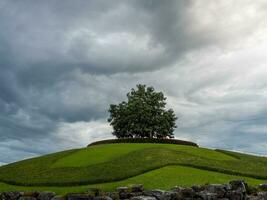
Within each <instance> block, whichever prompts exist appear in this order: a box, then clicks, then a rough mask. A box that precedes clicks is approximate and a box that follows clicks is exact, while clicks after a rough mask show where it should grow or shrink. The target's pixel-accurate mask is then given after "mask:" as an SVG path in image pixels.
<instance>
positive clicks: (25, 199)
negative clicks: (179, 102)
mask: <svg viewBox="0 0 267 200" xmlns="http://www.w3.org/2000/svg"><path fill="white" fill-rule="evenodd" d="M19 200H36V198H35V197H28V196H22V197H20V198H19Z"/></svg>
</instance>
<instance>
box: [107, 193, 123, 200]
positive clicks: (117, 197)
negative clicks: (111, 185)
mask: <svg viewBox="0 0 267 200" xmlns="http://www.w3.org/2000/svg"><path fill="white" fill-rule="evenodd" d="M105 195H106V196H109V197H110V198H111V199H116V200H117V199H119V198H120V197H119V193H118V192H106V193H105Z"/></svg>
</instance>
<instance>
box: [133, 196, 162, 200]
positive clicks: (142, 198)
mask: <svg viewBox="0 0 267 200" xmlns="http://www.w3.org/2000/svg"><path fill="white" fill-rule="evenodd" d="M131 200H157V199H156V198H155V197H151V196H136V197H133V198H131Z"/></svg>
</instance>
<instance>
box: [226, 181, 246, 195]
mask: <svg viewBox="0 0 267 200" xmlns="http://www.w3.org/2000/svg"><path fill="white" fill-rule="evenodd" d="M229 184H230V186H231V189H232V190H238V191H240V192H243V193H245V192H246V191H247V189H246V188H247V184H246V183H245V182H244V181H242V180H234V181H230V183H229Z"/></svg>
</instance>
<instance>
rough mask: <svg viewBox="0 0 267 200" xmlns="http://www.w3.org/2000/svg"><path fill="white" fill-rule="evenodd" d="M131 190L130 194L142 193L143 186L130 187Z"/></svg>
mask: <svg viewBox="0 0 267 200" xmlns="http://www.w3.org/2000/svg"><path fill="white" fill-rule="evenodd" d="M131 190H132V192H143V191H144V186H143V185H142V184H136V185H132V187H131Z"/></svg>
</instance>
